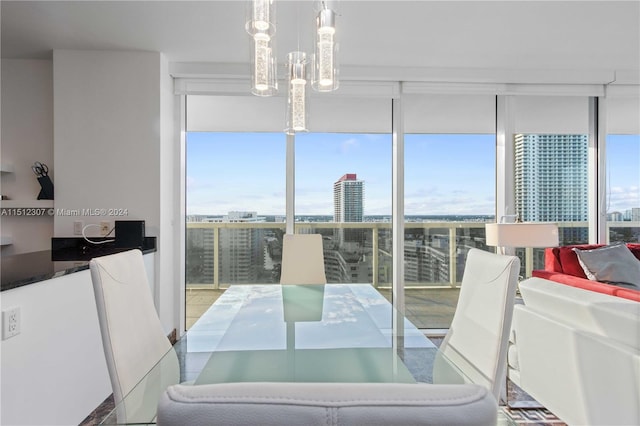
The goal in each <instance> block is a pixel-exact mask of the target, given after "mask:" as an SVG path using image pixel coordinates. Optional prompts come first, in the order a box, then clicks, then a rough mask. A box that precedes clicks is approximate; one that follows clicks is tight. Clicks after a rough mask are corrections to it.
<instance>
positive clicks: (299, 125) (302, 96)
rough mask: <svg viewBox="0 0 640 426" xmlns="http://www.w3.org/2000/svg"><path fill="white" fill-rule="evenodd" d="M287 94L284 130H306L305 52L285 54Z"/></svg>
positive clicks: (290, 132)
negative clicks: (287, 77)
mask: <svg viewBox="0 0 640 426" xmlns="http://www.w3.org/2000/svg"><path fill="white" fill-rule="evenodd" d="M287 67H288V70H289V95H288V98H287V122H286V128H285V130H284V131H285V132H286V133H287V134H290V135H291V134H294V133H297V132H306V131H307V90H306V85H307V54H306V53H304V52H291V53H289V54H288V55H287Z"/></svg>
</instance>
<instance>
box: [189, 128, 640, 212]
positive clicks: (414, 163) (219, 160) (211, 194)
mask: <svg viewBox="0 0 640 426" xmlns="http://www.w3.org/2000/svg"><path fill="white" fill-rule="evenodd" d="M296 139H297V141H296V194H295V199H296V212H295V213H296V216H299V215H310V216H311V215H323V216H324V215H328V216H330V215H331V214H332V211H333V194H332V191H333V183H334V182H335V181H336V179H337V178H339V177H340V176H342V175H344V174H346V173H356V174H357V175H358V179H362V180H363V181H364V182H365V183H366V188H367V189H366V196H365V202H364V204H365V205H364V215H365V216H376V215H390V214H391V135H389V134H344V133H329V134H327V133H306V134H299V135H297V137H296ZM607 142H608V143H607V148H608V149H607V164H608V165H612V166H611V167H609V170H608V174H607V177H608V178H609V182H608V185H607V187H608V191H607V192H608V196H607V202H608V205H609V208H608V210H607V211H608V212H609V213H611V212H615V211H620V212H622V213H623V212H624V211H625V210H629V209H631V208H633V207H638V206H640V188H639V187H640V179H638V165H639V163H640V135H629V136H627V135H610V136H609V137H608V140H607ZM285 144H286V137H285V135H284V134H281V133H204V132H202V133H197V132H190V133H187V177H186V180H187V214H188V215H195V214H209V215H222V214H226V213H227V212H229V211H258V212H259V214H260V215H276V216H279V215H284V213H285V149H286V145H285ZM452 154H454V155H452ZM494 175H495V136H494V135H492V134H482V135H432V134H420V135H412V134H409V135H405V214H406V215H408V216H409V215H492V214H494V210H495V190H494Z"/></svg>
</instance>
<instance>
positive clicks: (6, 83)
mask: <svg viewBox="0 0 640 426" xmlns="http://www.w3.org/2000/svg"><path fill="white" fill-rule="evenodd" d="M1 85H2V95H1V98H0V99H1V100H2V106H1V107H2V108H1V109H2V126H1V128H2V138H1V146H0V161H1V162H2V163H3V164H4V163H7V164H9V165H11V166H12V167H13V172H12V173H2V178H1V179H2V186H1V187H0V189H1V191H0V192H2V195H6V196H8V197H9V198H10V199H12V200H17V201H18V200H19V201H23V200H24V201H28V200H35V199H36V197H37V196H38V192H40V185H39V184H38V181H37V179H36V176H35V175H34V174H33V171H32V170H31V166H32V165H33V163H34V162H35V161H40V162H42V163H45V164H47V165H48V166H49V174H50V176H51V178H52V180H53V183H54V187H55V184H56V179H55V167H54V164H53V78H52V62H51V61H45V60H16V59H3V60H2V84H1ZM20 207H28V203H27V202H25V203H24V205H20ZM0 221H1V225H0V228H1V229H0V232H1V233H2V235H3V236H10V237H11V238H12V239H13V244H12V245H8V246H3V247H2V255H3V256H6V255H10V254H17V253H26V252H31V251H38V250H48V249H50V248H51V237H52V236H53V218H52V217H51V216H40V217H15V216H2V217H1V218H0Z"/></svg>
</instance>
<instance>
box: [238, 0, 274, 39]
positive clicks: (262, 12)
mask: <svg viewBox="0 0 640 426" xmlns="http://www.w3.org/2000/svg"><path fill="white" fill-rule="evenodd" d="M246 15H247V24H246V25H245V28H246V29H247V32H248V33H249V34H251V35H254V34H256V33H258V32H263V33H267V34H269V35H273V34H274V33H275V32H276V8H275V6H274V4H273V0H250V1H249V3H248V5H247V12H246Z"/></svg>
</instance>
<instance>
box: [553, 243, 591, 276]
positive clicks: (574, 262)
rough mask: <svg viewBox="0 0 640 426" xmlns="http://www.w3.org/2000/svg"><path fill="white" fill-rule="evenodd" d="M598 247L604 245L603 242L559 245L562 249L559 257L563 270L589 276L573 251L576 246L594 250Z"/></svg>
mask: <svg viewBox="0 0 640 426" xmlns="http://www.w3.org/2000/svg"><path fill="white" fill-rule="evenodd" d="M598 247H602V244H584V245H577V246H563V247H558V248H559V249H560V253H559V255H560V256H559V257H560V264H561V265H562V272H563V273H565V274H569V275H573V276H574V277H580V278H586V279H588V278H587V276H586V275H585V273H584V269H582V266H581V265H580V262H579V261H578V256H577V255H576V253H575V252H574V251H573V249H574V248H577V249H579V250H592V249H595V248H598Z"/></svg>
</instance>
